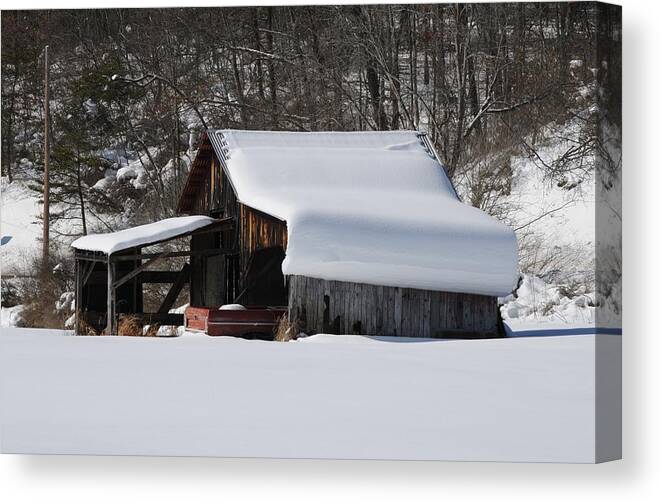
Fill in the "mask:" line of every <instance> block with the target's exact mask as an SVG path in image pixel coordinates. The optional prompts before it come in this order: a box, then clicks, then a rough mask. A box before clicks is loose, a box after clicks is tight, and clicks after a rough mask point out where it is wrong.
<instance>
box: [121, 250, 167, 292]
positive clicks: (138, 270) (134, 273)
mask: <svg viewBox="0 0 661 503" xmlns="http://www.w3.org/2000/svg"><path fill="white" fill-rule="evenodd" d="M167 254H168V252H162V253H160V254H156V255H155V256H154V257H152V258H150V259H149V260H147V261H146V262H145V263H144V264H141V265H140V266H139V267H136V268H135V269H133V270H132V271H131V272H130V273H128V274H125V275H124V276H122V277H121V278H119V279H118V280H117V281H115V282H114V283H113V285H112V287H113V288H119V287H120V286H122V285H123V284H124V283H126V282H127V281H129V280H130V279H133V278H135V277H136V276H137V275H138V274H140V273H141V272H142V271H144V270H145V269H146V268H147V267H149V266H150V265H151V264H153V263H154V262H156V261H157V260H160V259H162V258H165V256H166V255H167ZM140 256H141V255H140V254H137V255H121V257H122V258H124V257H133V258H132V260H135V259H136V258H138V257H140ZM116 258H118V257H116Z"/></svg>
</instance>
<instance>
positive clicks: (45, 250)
mask: <svg viewBox="0 0 661 503" xmlns="http://www.w3.org/2000/svg"><path fill="white" fill-rule="evenodd" d="M49 108H50V107H49V102H48V46H46V47H44V213H43V228H44V235H43V240H42V246H43V250H42V265H43V267H44V269H45V268H46V267H48V252H49V245H50V242H49V241H50V186H49V185H50V184H49V176H48V160H49V157H50V148H49V130H48V129H49V128H48V117H49Z"/></svg>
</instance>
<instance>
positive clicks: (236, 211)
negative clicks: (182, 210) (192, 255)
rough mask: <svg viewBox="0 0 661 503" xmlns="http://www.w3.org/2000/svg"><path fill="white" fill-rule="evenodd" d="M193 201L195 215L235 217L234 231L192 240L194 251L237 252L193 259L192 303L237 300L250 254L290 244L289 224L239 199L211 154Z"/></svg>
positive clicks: (216, 159)
mask: <svg viewBox="0 0 661 503" xmlns="http://www.w3.org/2000/svg"><path fill="white" fill-rule="evenodd" d="M199 184H200V185H199V187H200V189H199V191H198V192H197V194H196V196H195V199H194V201H193V202H192V211H191V213H193V214H198V215H210V216H213V217H217V218H227V217H233V218H234V219H235V221H236V225H235V228H234V230H232V231H224V232H220V233H219V235H218V236H216V235H208V236H206V237H204V238H200V239H198V240H197V241H195V240H193V242H191V248H192V249H194V250H197V249H204V248H214V247H225V248H231V247H232V246H234V247H235V248H236V250H237V252H236V254H235V255H226V256H224V257H199V258H197V259H193V260H191V266H192V276H191V303H192V305H194V306H203V305H204V306H211V305H216V304H222V303H231V302H234V300H235V299H236V297H237V296H238V295H240V294H241V293H242V292H243V291H244V288H245V287H246V274H247V271H248V266H249V264H250V257H251V255H252V253H253V252H254V251H255V250H259V249H263V248H270V247H277V246H280V247H282V248H283V249H285V248H286V246H287V225H286V223H285V222H283V221H282V220H278V219H277V218H274V217H272V216H270V215H267V214H265V213H262V212H260V211H258V210H255V209H253V208H250V207H249V206H246V205H244V204H241V203H239V202H238V200H237V197H236V193H235V192H234V188H233V187H232V184H231V183H230V180H229V178H228V177H227V174H226V173H225V171H224V170H223V169H222V165H221V164H220V162H219V160H218V158H217V157H216V156H215V154H214V155H212V156H211V159H210V160H209V164H208V170H207V171H206V175H205V177H204V179H203V180H200V182H199Z"/></svg>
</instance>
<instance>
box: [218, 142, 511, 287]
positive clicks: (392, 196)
mask: <svg viewBox="0 0 661 503" xmlns="http://www.w3.org/2000/svg"><path fill="white" fill-rule="evenodd" d="M209 138H210V140H211V142H212V144H213V146H214V149H215V150H216V153H217V154H219V157H221V158H225V164H226V168H227V171H228V176H229V178H230V180H231V183H232V185H233V186H234V189H235V190H236V193H237V197H238V199H239V201H240V202H242V203H243V204H246V205H247V206H250V207H252V208H255V209H257V210H260V211H263V212H265V213H267V214H270V215H273V216H275V217H277V218H279V219H281V220H285V221H286V222H287V227H288V233H289V241H288V246H287V251H286V258H285V260H284V263H283V272H284V273H285V274H288V275H304V276H310V277H315V278H321V279H329V280H340V281H351V282H359V283H369V284H378V285H387V286H398V287H409V288H420V289H429V290H443V291H452V292H465V293H476V294H484V295H494V296H495V295H506V294H507V293H509V292H510V291H511V290H512V287H513V285H514V282H515V279H516V273H517V248H516V237H515V235H514V232H513V231H512V230H511V229H510V228H508V227H506V226H505V225H503V224H502V223H500V222H498V221H497V220H495V219H493V218H492V217H490V216H488V215H486V214H485V213H483V212H482V211H480V210H478V209H477V208H473V207H471V206H468V205H465V204H463V203H461V201H459V200H458V198H457V196H456V193H455V191H454V188H453V187H452V184H451V183H450V181H449V179H448V178H447V176H446V174H445V171H444V169H443V167H442V166H441V165H440V164H439V163H438V161H437V160H436V158H435V157H434V156H433V154H431V153H430V152H429V151H428V150H427V149H426V147H425V146H424V144H423V142H422V140H421V138H420V135H419V133H417V132H415V131H388V132H360V133H337V132H333V133H293V132H258V131H236V130H219V131H212V132H209Z"/></svg>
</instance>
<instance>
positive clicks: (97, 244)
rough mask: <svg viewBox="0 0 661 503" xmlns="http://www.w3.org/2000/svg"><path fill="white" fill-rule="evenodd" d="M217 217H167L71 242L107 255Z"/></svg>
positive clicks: (206, 223)
mask: <svg viewBox="0 0 661 503" xmlns="http://www.w3.org/2000/svg"><path fill="white" fill-rule="evenodd" d="M216 222H217V220H215V219H213V218H211V217H206V216H200V215H195V216H190V217H175V218H166V219H165V220H160V221H158V222H154V223H151V224H145V225H139V226H137V227H132V228H130V229H124V230H122V231H117V232H109V233H107V234H89V235H87V236H83V237H81V238H78V239H76V240H75V241H74V242H73V243H71V246H72V247H73V248H75V249H77V250H87V251H96V252H102V253H105V254H106V255H110V254H112V253H115V252H118V251H121V250H126V249H128V248H135V247H137V246H147V245H151V244H155V243H159V242H161V241H166V240H169V239H174V238H176V237H180V236H185V235H187V234H190V233H191V232H193V231H196V230H198V229H201V228H203V227H207V226H209V225H212V224H215V223H216Z"/></svg>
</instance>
